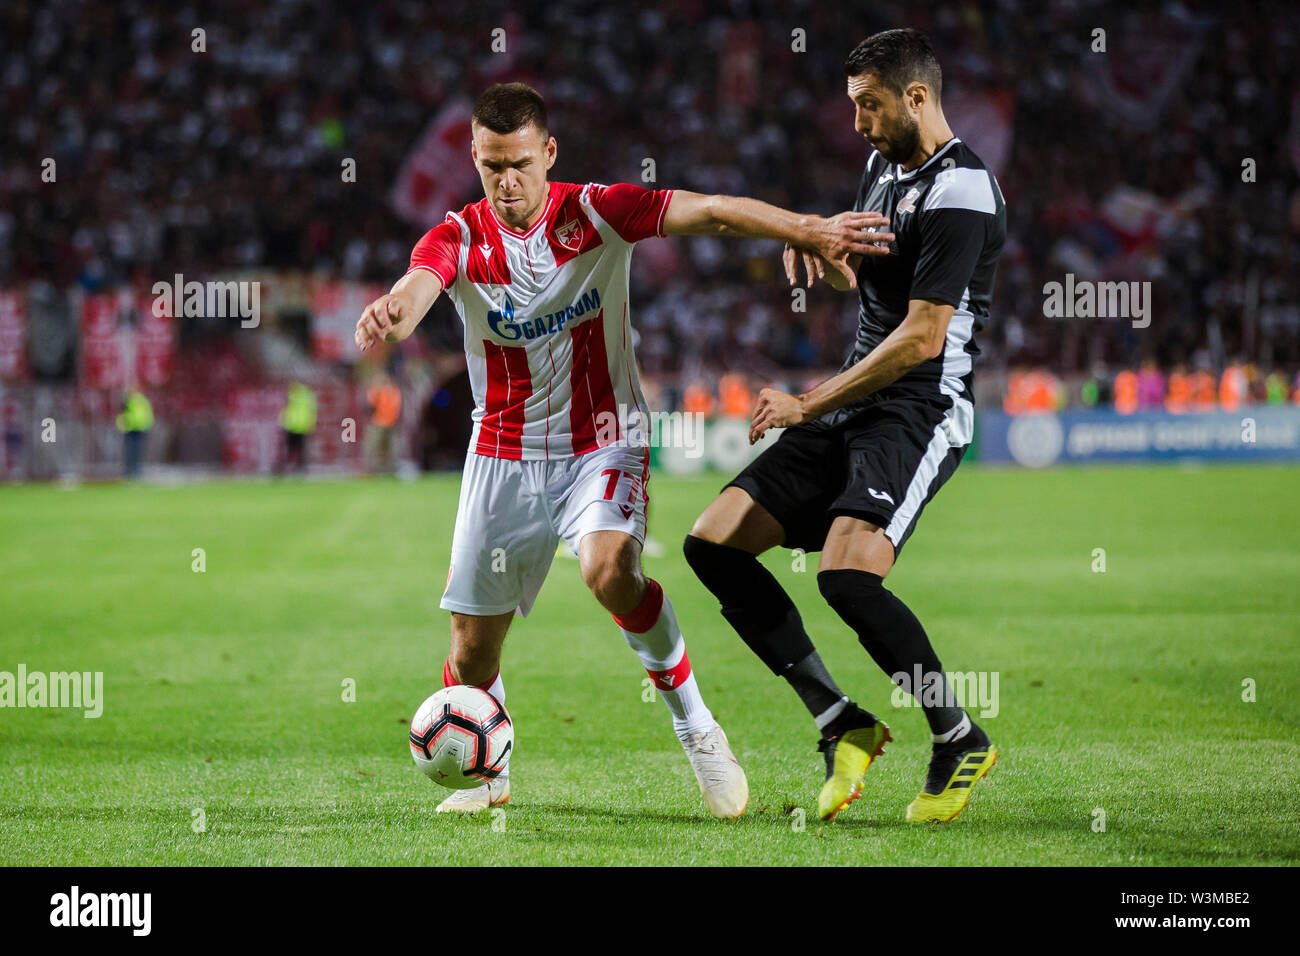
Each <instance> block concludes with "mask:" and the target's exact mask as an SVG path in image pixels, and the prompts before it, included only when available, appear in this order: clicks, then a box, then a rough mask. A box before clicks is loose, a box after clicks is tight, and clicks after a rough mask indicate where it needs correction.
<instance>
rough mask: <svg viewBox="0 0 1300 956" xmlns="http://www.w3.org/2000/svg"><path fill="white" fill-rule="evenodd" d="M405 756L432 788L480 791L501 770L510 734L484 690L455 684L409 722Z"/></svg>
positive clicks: (507, 754) (512, 731) (511, 740)
mask: <svg viewBox="0 0 1300 956" xmlns="http://www.w3.org/2000/svg"><path fill="white" fill-rule="evenodd" d="M410 739H411V757H412V759H414V760H415V765H416V766H417V767H419V768H420V769H421V770H423V771H424V773H425V775H426V776H428V778H429V779H430V780H432V781H433V782H434V783H436V784H440V785H442V786H444V787H449V788H450V789H452V790H468V789H469V788H471V787H481V786H482V785H483V784H485V783H487V782H488V781H489V780H493V779H495V778H496V777H497V776H498V775H499V774H500V773H501V771H502V770H504V769H505V767H506V761H507V760H508V759H509V758H510V751H511V750H512V749H513V748H514V745H515V729H514V726H513V725H512V724H511V723H510V715H509V714H507V713H506V709H505V707H504V706H502V704H501V703H500V702H499V701H498V700H497V699H496V698H495V697H493V696H492V695H491V694H489V693H488V692H487V691H483V690H479V689H478V688H477V687H470V686H468V685H466V684H456V685H454V686H452V687H444V688H443V689H442V690H440V691H438V693H436V694H434V695H433V696H432V697H430V698H429V699H428V700H426V701H425V702H424V703H423V704H421V705H420V709H419V710H417V711H416V712H415V716H414V717H412V718H411V735H410Z"/></svg>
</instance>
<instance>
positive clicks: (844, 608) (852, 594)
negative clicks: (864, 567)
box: [817, 570, 888, 617]
mask: <svg viewBox="0 0 1300 956" xmlns="http://www.w3.org/2000/svg"><path fill="white" fill-rule="evenodd" d="M817 590H819V591H821V593H822V597H823V598H825V599H826V603H827V604H829V605H830V606H831V609H832V610H834V611H835V613H836V614H838V615H840V616H841V617H843V616H844V615H845V614H852V613H853V612H854V611H855V610H856V609H859V608H861V607H862V606H864V605H870V604H872V603H874V602H875V601H877V600H879V599H880V598H883V597H884V596H885V595H886V594H887V593H888V592H886V591H885V587H884V581H883V580H882V579H881V577H880V575H878V574H871V573H869V572H866V571H839V570H837V571H821V572H819V573H818V575H817ZM855 616H856V615H855Z"/></svg>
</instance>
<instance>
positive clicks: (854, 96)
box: [849, 73, 921, 164]
mask: <svg viewBox="0 0 1300 956" xmlns="http://www.w3.org/2000/svg"><path fill="white" fill-rule="evenodd" d="M849 99H851V100H852V101H853V107H854V109H855V110H856V114H855V116H854V118H853V126H854V128H855V129H856V130H857V131H858V132H859V133H861V134H862V135H863V136H864V137H866V139H867V142H869V143H870V144H871V145H872V146H874V147H875V148H876V149H877V150H879V151H880V155H881V156H883V157H885V159H887V160H889V162H891V163H895V164H898V163H906V162H907V161H908V160H909V159H911V158H912V157H913V156H915V155H916V154H917V152H918V151H919V150H920V148H921V126H920V123H919V122H918V118H917V113H919V109H916V108H915V107H914V105H913V104H912V103H910V102H909V100H908V98H907V97H905V96H899V95H898V94H896V93H895V92H894V91H893V90H891V89H888V88H887V87H884V86H881V85H880V83H879V82H877V80H876V75H875V74H874V73H864V74H862V75H861V76H851V77H849Z"/></svg>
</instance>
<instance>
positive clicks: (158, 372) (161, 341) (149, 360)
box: [135, 291, 176, 385]
mask: <svg viewBox="0 0 1300 956" xmlns="http://www.w3.org/2000/svg"><path fill="white" fill-rule="evenodd" d="M155 298H156V297H155V296H153V295H151V294H149V293H146V292H143V291H142V292H140V293H139V294H138V295H137V296H136V300H135V321H136V325H135V378H136V382H137V384H139V385H162V384H164V383H165V382H166V381H167V379H168V378H170V377H171V373H172V363H173V361H174V359H175V349H176V338H175V324H176V320H175V319H174V318H173V317H172V314H171V313H172V307H171V301H170V299H167V298H166V297H163V301H162V304H161V307H160V308H158V309H157V311H158V312H162V313H163V314H162V315H156V314H155V309H154V301H155Z"/></svg>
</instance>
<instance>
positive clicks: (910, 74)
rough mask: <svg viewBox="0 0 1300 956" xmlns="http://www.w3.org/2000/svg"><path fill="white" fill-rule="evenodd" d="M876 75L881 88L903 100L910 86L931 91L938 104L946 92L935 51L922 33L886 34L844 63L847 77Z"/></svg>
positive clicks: (868, 40) (871, 38)
mask: <svg viewBox="0 0 1300 956" xmlns="http://www.w3.org/2000/svg"><path fill="white" fill-rule="evenodd" d="M864 73H874V74H876V76H877V78H879V80H880V82H881V84H883V85H884V86H886V87H887V88H889V89H891V90H893V91H894V93H895V95H897V96H902V95H903V91H904V90H905V89H906V88H907V85H908V84H909V83H914V82H918V81H919V82H921V83H924V84H925V85H926V86H927V87H929V89H930V92H931V93H932V94H934V98H935V100H936V101H937V100H938V99H939V94H940V92H941V91H942V88H943V71H942V70H940V69H939V60H938V58H937V57H935V55H934V47H932V46H930V41H929V40H928V39H927V38H926V36H925V34H924V33H922V32H921V31H920V30H913V29H910V28H908V29H904V30H885V31H883V32H881V33H877V34H875V35H874V36H869V37H867V38H866V39H865V40H863V41H862V42H861V43H859V44H858V45H857V46H856V47H854V48H853V52H852V53H850V54H849V58H848V59H847V60H845V61H844V75H845V76H850V77H851V76H861V75H862V74H864Z"/></svg>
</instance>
